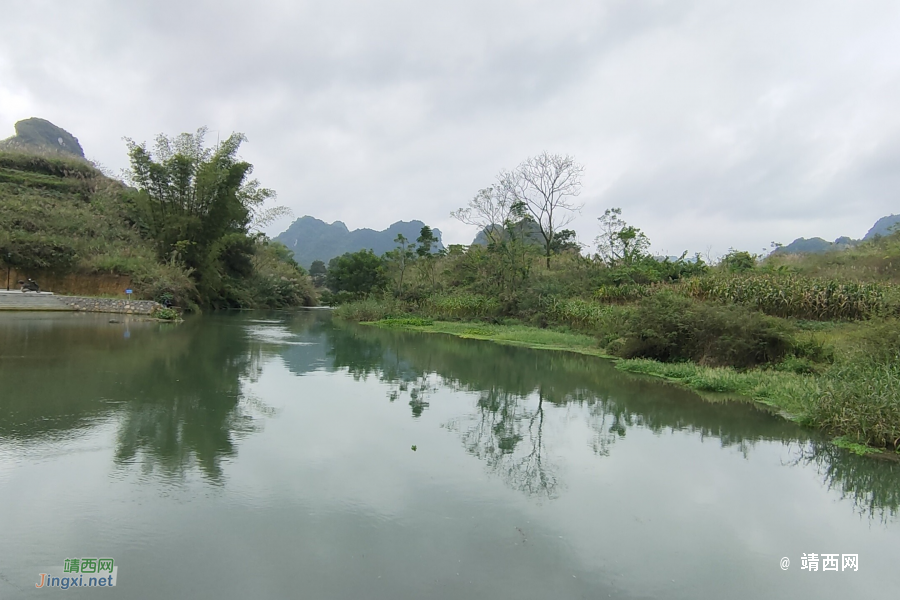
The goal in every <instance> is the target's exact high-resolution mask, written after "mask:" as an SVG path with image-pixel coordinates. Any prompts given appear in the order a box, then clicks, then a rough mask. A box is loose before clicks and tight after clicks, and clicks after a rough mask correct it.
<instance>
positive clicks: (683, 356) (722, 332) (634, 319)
mask: <svg viewBox="0 0 900 600" xmlns="http://www.w3.org/2000/svg"><path fill="white" fill-rule="evenodd" d="M624 325H625V326H624V331H623V334H622V338H624V343H623V344H622V347H621V349H620V350H619V352H618V353H619V354H620V355H621V356H623V357H625V358H652V359H655V360H659V361H662V362H678V361H695V362H697V363H700V364H702V365H710V366H733V367H740V368H746V367H751V366H754V365H759V364H765V363H772V362H777V361H780V360H781V359H783V358H784V357H785V356H786V355H787V354H788V353H789V352H790V351H791V350H792V348H793V340H792V338H791V335H790V333H789V331H788V330H787V328H786V326H785V325H783V324H782V323H780V322H778V321H777V320H775V319H773V318H771V317H767V316H765V315H761V314H759V313H757V312H754V311H751V310H749V309H747V308H745V307H741V306H718V305H713V304H707V303H703V302H697V301H695V300H692V299H690V298H685V297H683V296H679V295H677V294H674V293H672V292H668V291H664V292H659V293H657V294H655V295H653V296H650V297H648V298H645V299H644V300H642V301H641V302H640V303H639V304H638V306H637V308H636V309H635V310H634V311H633V313H632V314H631V315H630V318H628V319H627V321H626V323H625V324H624Z"/></svg>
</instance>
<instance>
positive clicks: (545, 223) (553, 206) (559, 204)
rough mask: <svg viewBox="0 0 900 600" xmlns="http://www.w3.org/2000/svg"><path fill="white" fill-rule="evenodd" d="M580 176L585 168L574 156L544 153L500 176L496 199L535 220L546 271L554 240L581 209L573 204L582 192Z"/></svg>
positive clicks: (580, 206) (579, 205) (548, 266)
mask: <svg viewBox="0 0 900 600" xmlns="http://www.w3.org/2000/svg"><path fill="white" fill-rule="evenodd" d="M582 173H584V167H583V166H582V165H580V164H578V163H577V162H575V159H574V158H573V157H571V156H568V155H567V156H562V155H559V154H548V153H547V152H544V153H542V154H540V155H538V156H535V157H532V158H528V159H526V160H525V161H524V162H523V163H522V164H520V165H519V166H518V167H516V169H515V170H514V171H504V172H501V173H500V183H499V188H500V192H499V196H500V197H502V198H504V199H506V201H507V202H510V204H511V206H516V205H521V206H524V208H525V209H526V210H527V212H528V213H529V214H530V215H531V217H532V218H533V219H534V221H535V223H536V224H537V226H538V229H539V231H540V233H541V237H542V238H543V241H544V251H545V256H546V257H547V268H548V269H549V268H550V254H551V252H552V248H553V240H554V237H555V236H556V234H557V232H558V231H559V230H560V229H562V228H563V227H565V226H566V225H568V224H569V223H571V222H572V220H573V219H574V218H575V213H577V212H579V211H581V208H582V206H583V205H582V204H575V202H574V198H575V197H576V196H578V194H580V193H581V175H582Z"/></svg>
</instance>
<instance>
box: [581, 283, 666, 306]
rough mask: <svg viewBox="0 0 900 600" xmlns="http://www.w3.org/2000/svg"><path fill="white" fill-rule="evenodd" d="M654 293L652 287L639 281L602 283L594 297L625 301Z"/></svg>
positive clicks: (608, 300) (614, 301)
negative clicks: (613, 283) (612, 283)
mask: <svg viewBox="0 0 900 600" xmlns="http://www.w3.org/2000/svg"><path fill="white" fill-rule="evenodd" d="M652 293H653V288H652V287H650V286H649V285H641V284H638V283H626V284H623V285H601V286H600V287H599V288H598V289H597V291H596V292H594V298H596V299H597V300H598V301H600V302H609V303H623V302H631V301H634V300H640V299H641V298H646V297H647V296H649V295H650V294H652Z"/></svg>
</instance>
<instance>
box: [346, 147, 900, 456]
mask: <svg viewBox="0 0 900 600" xmlns="http://www.w3.org/2000/svg"><path fill="white" fill-rule="evenodd" d="M530 160H531V159H530ZM531 162H533V160H532V161H531ZM531 162H529V161H526V162H525V163H523V165H526V166H527V165H528V164H531ZM564 162H565V161H563V162H561V163H560V164H563V163H564ZM547 164H552V161H550V162H549V163H547ZM565 164H568V165H569V167H567V168H569V169H575V167H577V165H575V163H573V162H571V161H569V162H568V163H565ZM521 168H523V167H522V166H520V169H521ZM548 168H550V167H548ZM578 173H580V171H577V172H575V175H574V176H575V181H577V174H578ZM514 180H516V178H515V177H512V179H510V175H509V174H508V173H506V174H501V177H500V178H499V179H498V182H497V183H496V184H495V185H493V186H491V187H488V188H485V189H483V190H481V191H480V192H478V194H477V195H476V196H475V198H474V199H473V200H472V201H471V202H470V203H469V205H468V206H467V207H465V208H462V209H460V210H458V211H456V212H455V213H453V216H455V217H457V218H458V219H460V220H461V221H463V222H465V223H468V224H472V225H474V226H477V227H478V228H479V232H480V233H479V236H480V237H482V238H483V239H484V241H485V245H472V246H469V247H468V248H462V247H451V249H450V252H448V253H443V254H440V255H429V254H427V253H421V254H420V253H417V252H415V251H414V248H413V246H412V244H410V243H409V242H408V241H407V240H405V239H402V240H400V239H398V248H397V250H396V251H395V252H390V253H387V254H385V255H384V256H382V257H381V258H380V262H379V263H378V264H377V266H376V263H375V260H374V258H375V257H374V256H369V255H367V256H366V261H367V263H366V264H367V265H368V266H367V267H366V268H367V269H368V270H369V272H372V270H373V269H374V270H377V272H378V273H379V274H380V276H382V277H383V278H384V279H383V280H382V281H375V280H374V279H369V280H368V281H369V284H367V285H366V286H361V287H355V288H352V290H351V288H350V287H349V286H344V287H343V288H342V287H341V286H340V285H336V286H335V287H334V288H333V290H332V291H333V292H334V295H333V296H332V298H331V299H332V301H334V302H335V303H339V304H340V303H343V305H342V306H340V307H339V309H338V311H337V313H336V314H337V316H338V317H341V318H345V319H349V320H359V321H377V322H379V325H381V326H383V327H394V328H396V327H404V328H409V329H414V330H420V331H435V332H444V333H451V334H454V335H459V336H464V337H474V338H479V339H490V340H494V341H499V342H503V343H517V344H523V345H530V346H533V347H551V348H560V349H570V350H575V351H578V352H584V353H587V354H595V355H610V356H615V357H617V358H619V359H620V361H619V363H618V364H619V368H621V369H623V370H626V371H630V372H636V373H645V374H650V375H657V376H661V377H665V378H668V379H671V380H675V381H678V382H680V383H682V384H685V385H687V386H690V387H692V388H694V389H697V390H700V391H705V392H720V393H725V394H729V395H732V396H735V395H737V396H742V397H747V398H751V399H753V400H755V401H759V402H762V403H765V404H768V405H770V406H772V407H774V408H776V409H778V410H779V411H780V412H781V413H782V414H785V415H790V416H791V417H792V418H795V419H797V420H799V421H801V422H803V423H805V424H808V425H811V426H815V427H820V428H823V429H825V430H827V431H829V432H831V433H832V434H834V435H835V436H842V438H841V439H844V440H846V441H847V443H853V444H861V445H867V446H872V447H878V448H900V386H898V382H900V340H898V336H900V334H898V333H896V332H898V331H900V325H898V321H897V317H898V316H900V286H898V284H900V268H898V267H895V265H898V266H900V233H896V234H894V235H891V236H888V237H878V238H875V239H872V240H870V241H866V242H862V243H860V244H857V245H855V246H853V247H850V248H849V249H847V250H844V251H841V252H831V253H828V254H824V255H812V256H809V257H796V256H790V255H784V254H780V253H778V254H774V255H772V256H771V257H767V258H760V257H759V256H756V255H753V254H751V253H749V252H745V251H740V250H731V251H730V252H729V253H728V254H727V255H726V256H724V257H723V258H722V259H721V260H720V261H719V262H718V263H717V264H707V263H706V262H705V261H704V260H702V259H701V258H700V257H699V256H694V257H693V258H687V256H686V254H682V255H681V256H680V257H678V258H671V257H670V258H663V259H660V258H657V257H653V256H651V255H650V254H649V246H650V240H649V239H648V238H647V236H646V234H644V233H643V232H642V231H641V230H640V229H638V228H637V227H634V226H631V225H629V224H627V223H626V222H625V221H624V220H623V218H622V211H621V210H620V209H617V208H616V209H609V210H607V211H606V212H605V213H604V214H603V215H602V216H601V217H600V219H599V224H600V234H599V235H598V236H597V240H596V244H597V248H598V253H597V254H595V255H593V256H584V255H583V254H582V253H581V252H580V251H579V250H578V249H577V248H573V247H572V246H570V245H556V246H554V245H552V244H548V237H542V236H535V235H534V232H535V231H537V230H538V229H540V227H538V224H537V223H536V220H535V216H534V213H533V212H531V209H529V208H528V206H526V205H525V204H523V200H522V197H521V193H522V192H521V190H519V193H518V195H517V193H513V191H511V190H510V189H509V188H508V187H507V186H508V185H510V181H514ZM572 189H574V190H575V191H576V192H577V187H576V188H572ZM529 198H530V201H531V202H532V203H533V206H538V205H539V204H540V202H541V198H540V194H531V195H530V196H529ZM549 201H550V200H548V199H545V204H544V207H545V208H546V209H549V207H550V205H549V204H547V203H546V202H549ZM566 201H568V200H566ZM534 203H537V204H534ZM568 206H570V207H571V205H568ZM562 214H563V215H564V214H566V213H565V210H564V211H563V213H562ZM536 228H537V229H536ZM558 228H559V223H558V222H555V223H554V224H553V225H552V229H553V231H555V232H557V233H559V232H558ZM550 229H551V226H550V224H546V227H545V230H546V231H549V230H550ZM555 236H556V234H554V239H559V238H555ZM420 241H421V240H420ZM426 255H427V256H428V259H427V260H425V259H424V257H425V256H426ZM351 263H352V261H347V262H346V263H345V264H347V265H351ZM356 263H362V261H359V260H357V261H356ZM354 268H359V269H362V267H352V266H351V268H350V270H351V271H352V270H353V269H354ZM342 277H345V278H347V279H348V280H351V279H352V278H351V277H350V276H349V275H347V274H342ZM330 281H334V280H330ZM342 290H346V291H342ZM342 294H343V295H342ZM410 319H412V320H410ZM415 319H426V320H430V319H433V320H434V321H433V323H431V324H429V325H425V324H422V323H418V322H417V321H415ZM542 338H543V339H542ZM547 338H550V339H547Z"/></svg>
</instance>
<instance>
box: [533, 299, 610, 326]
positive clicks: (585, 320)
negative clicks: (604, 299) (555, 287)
mask: <svg viewBox="0 0 900 600" xmlns="http://www.w3.org/2000/svg"><path fill="white" fill-rule="evenodd" d="M544 311H545V313H546V314H547V317H549V318H550V320H552V321H555V322H557V323H562V324H565V325H568V326H570V327H572V328H574V329H582V330H587V331H593V330H595V329H597V328H599V327H600V326H601V324H603V323H605V320H606V319H607V317H608V316H609V313H610V311H611V308H610V307H609V306H607V305H605V304H600V303H598V302H591V301H588V300H582V299H581V298H557V297H550V298H547V299H545V301H544Z"/></svg>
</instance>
